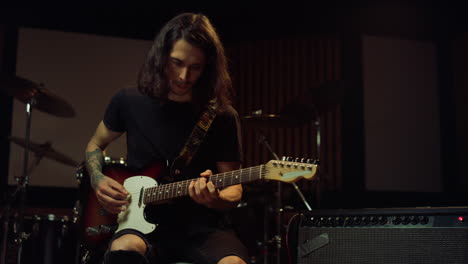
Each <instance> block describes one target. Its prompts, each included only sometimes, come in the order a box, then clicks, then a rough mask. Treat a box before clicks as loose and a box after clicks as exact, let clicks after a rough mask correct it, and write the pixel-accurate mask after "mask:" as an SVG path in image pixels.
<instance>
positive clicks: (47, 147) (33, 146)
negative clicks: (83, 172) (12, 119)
mask: <svg viewBox="0 0 468 264" xmlns="http://www.w3.org/2000/svg"><path fill="white" fill-rule="evenodd" d="M9 140H10V141H11V142H13V143H15V144H16V145H18V146H21V147H23V148H26V140H24V139H22V138H17V137H9ZM29 150H31V151H32V152H34V153H35V154H36V155H38V156H41V157H47V158H50V159H53V160H55V161H58V162H60V163H62V164H65V165H68V166H72V167H78V162H76V161H74V160H73V159H72V158H70V157H68V156H66V155H65V154H62V153H59V152H57V151H56V150H54V149H53V148H52V146H51V143H50V142H46V143H44V144H38V143H34V142H32V141H30V142H29Z"/></svg>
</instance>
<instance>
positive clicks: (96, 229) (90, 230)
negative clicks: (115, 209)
mask: <svg viewBox="0 0 468 264" xmlns="http://www.w3.org/2000/svg"><path fill="white" fill-rule="evenodd" d="M118 227H119V225H98V226H90V227H87V228H86V233H87V234H88V236H97V235H102V234H109V233H114V232H115V230H117V228H118Z"/></svg>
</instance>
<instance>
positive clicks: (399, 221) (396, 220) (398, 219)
mask: <svg viewBox="0 0 468 264" xmlns="http://www.w3.org/2000/svg"><path fill="white" fill-rule="evenodd" d="M400 223H401V219H400V217H399V216H394V217H393V219H392V224H394V225H399V224H400Z"/></svg>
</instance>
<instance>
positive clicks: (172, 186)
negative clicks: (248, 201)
mask: <svg viewBox="0 0 468 264" xmlns="http://www.w3.org/2000/svg"><path fill="white" fill-rule="evenodd" d="M262 166H264V165H260V166H255V167H251V168H243V169H240V170H235V171H229V172H223V173H218V174H214V175H212V176H210V177H207V178H215V180H217V179H218V178H220V177H225V176H235V175H236V174H238V176H239V179H241V180H245V179H249V178H250V177H251V175H250V174H251V173H252V172H254V173H256V172H259V171H261V170H262V169H263V170H265V171H264V172H263V174H265V173H266V172H267V171H268V173H275V172H280V171H283V170H284V168H265V167H263V168H262ZM313 166H316V165H313ZM291 168H292V167H291ZM304 169H308V167H305V168H304ZM262 179H264V177H261V176H260V177H259V178H258V179H253V180H251V181H256V180H262ZM193 180H196V178H194V179H190V180H183V181H179V182H173V183H168V184H162V185H156V186H152V187H147V188H145V192H146V191H147V190H149V189H154V190H153V191H154V193H158V192H160V191H164V193H166V194H167V193H169V192H172V191H174V190H177V189H179V188H181V187H188V186H189V185H190V182H191V181H193ZM210 180H211V179H210ZM224 182H225V181H223V183H224ZM231 182H232V178H231ZM243 182H245V181H243ZM243 182H239V184H240V183H243ZM179 185H185V186H180V187H179ZM233 185H234V184H233ZM130 193H131V194H132V195H136V194H140V191H137V192H130ZM159 194H161V193H159Z"/></svg>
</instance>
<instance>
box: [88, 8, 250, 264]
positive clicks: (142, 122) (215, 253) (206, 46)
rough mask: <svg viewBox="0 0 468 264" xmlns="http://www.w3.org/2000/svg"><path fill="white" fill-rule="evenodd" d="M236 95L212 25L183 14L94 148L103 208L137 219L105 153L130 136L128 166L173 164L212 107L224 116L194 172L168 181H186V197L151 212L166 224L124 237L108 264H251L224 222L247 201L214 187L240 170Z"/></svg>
mask: <svg viewBox="0 0 468 264" xmlns="http://www.w3.org/2000/svg"><path fill="white" fill-rule="evenodd" d="M231 86H232V85H231V79H230V76H229V73H228V69H227V60H226V56H225V53H224V48H223V45H222V43H221V41H220V39H219V36H218V34H217V33H216V30H215V29H214V27H213V26H212V24H211V23H210V21H209V19H208V18H207V17H206V16H204V15H202V14H192V13H184V14H180V15H178V16H176V17H174V18H173V19H172V20H170V21H169V22H168V23H167V24H166V25H165V26H164V27H163V28H162V29H161V30H160V32H159V34H158V35H157V36H156V38H155V40H154V43H153V45H152V47H151V48H150V50H149V52H148V56H147V58H146V60H145V62H144V64H143V66H142V68H141V70H140V73H139V76H138V84H137V88H126V89H122V90H120V91H119V92H117V93H116V94H115V95H114V96H113V98H112V100H111V102H110V103H109V105H108V107H107V109H106V111H105V114H104V118H103V120H102V121H101V122H100V124H99V125H98V127H97V129H96V132H95V134H94V135H93V137H92V138H91V140H90V141H89V143H88V145H87V147H86V169H87V171H88V174H89V175H90V181H91V186H92V188H93V189H94V191H95V194H96V197H97V201H98V202H99V204H100V206H101V207H102V208H103V209H104V210H105V211H107V212H108V213H112V214H118V213H121V212H125V211H126V210H128V211H130V209H129V208H127V206H128V205H129V197H130V199H132V197H133V199H137V198H138V197H134V196H138V194H130V193H129V191H128V190H126V189H125V188H124V186H123V185H122V184H121V183H119V182H118V181H117V180H116V179H113V178H112V177H109V176H106V175H105V174H104V173H103V170H102V169H103V166H104V157H103V156H104V154H103V151H104V150H105V149H106V147H107V146H108V145H109V144H110V143H111V142H113V141H114V140H116V139H117V138H118V137H120V136H121V135H122V134H124V133H126V137H127V164H128V167H129V168H131V169H133V170H135V171H141V170H144V168H147V167H148V166H151V165H152V164H154V163H157V164H168V165H170V164H171V163H172V162H173V161H174V160H175V159H176V158H177V157H178V156H179V153H180V152H181V150H182V149H184V145H185V143H186V142H187V141H188V139H189V137H190V135H191V133H192V130H193V128H194V127H195V125H196V124H197V122H198V120H199V119H200V117H201V116H202V115H203V114H204V113H205V111H207V108H208V107H211V105H212V104H213V102H215V104H216V105H217V107H216V108H215V109H216V110H215V113H216V115H215V117H214V120H213V121H212V124H211V127H210V128H209V129H208V131H207V132H206V135H205V136H204V138H203V141H202V143H201V144H200V145H199V147H198V148H197V149H196V151H194V155H193V157H192V158H191V161H190V162H189V163H188V165H187V166H185V167H183V168H181V169H180V170H179V169H177V170H176V173H167V174H166V175H164V177H161V178H162V180H167V181H168V182H172V181H179V180H181V179H188V181H190V184H189V185H188V186H187V188H188V194H189V195H188V197H185V198H179V199H176V200H172V201H170V202H168V203H165V204H160V205H154V206H153V205H151V206H147V207H146V209H147V210H146V211H145V213H146V216H147V218H149V219H151V220H154V221H155V222H157V223H158V227H157V228H156V230H155V231H154V232H151V233H150V234H143V232H141V231H140V230H135V229H123V230H119V231H118V232H116V233H115V234H114V235H113V237H112V239H111V242H110V244H109V247H108V250H107V251H106V253H105V255H104V258H103V260H104V263H149V261H151V262H153V259H154V260H155V261H154V262H155V263H169V262H175V261H190V262H193V263H210V264H213V263H219V264H227V263H246V260H247V250H246V248H245V247H244V245H242V243H241V242H240V240H239V239H238V238H237V237H236V235H235V233H234V232H233V230H232V229H231V226H230V223H229V221H228V219H227V217H226V212H227V209H229V208H233V207H235V206H236V205H237V204H238V202H239V201H240V200H241V197H242V186H241V185H240V184H235V185H231V186H228V187H225V188H222V189H218V188H216V187H215V185H214V184H213V182H212V181H210V180H209V179H207V177H208V176H210V175H212V174H213V173H222V172H227V171H232V170H236V169H239V168H240V166H241V162H242V147H241V143H240V142H241V138H240V126H239V118H238V114H237V112H236V111H235V110H234V108H233V107H232V106H231V101H230V99H231V98H230V97H231V92H230V91H231V88H232V87H231ZM168 167H170V166H168ZM210 169H211V170H212V171H211V170H210ZM158 179H159V178H158ZM158 181H159V180H158ZM129 213H131V212H129ZM136 229H137V228H136Z"/></svg>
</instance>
